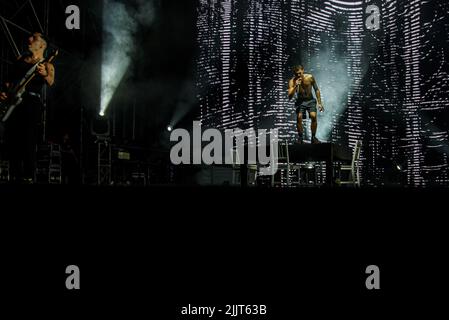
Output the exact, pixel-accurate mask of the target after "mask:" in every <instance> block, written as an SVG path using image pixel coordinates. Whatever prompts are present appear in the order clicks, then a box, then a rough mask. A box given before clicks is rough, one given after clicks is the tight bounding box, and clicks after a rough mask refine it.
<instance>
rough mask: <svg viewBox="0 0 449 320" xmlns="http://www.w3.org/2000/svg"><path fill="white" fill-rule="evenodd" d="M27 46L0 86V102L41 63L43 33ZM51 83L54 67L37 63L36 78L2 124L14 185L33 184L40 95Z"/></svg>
mask: <svg viewBox="0 0 449 320" xmlns="http://www.w3.org/2000/svg"><path fill="white" fill-rule="evenodd" d="M27 44H28V50H27V52H25V53H24V55H22V56H20V57H19V58H18V59H17V61H16V62H15V64H14V65H13V66H12V68H11V71H12V72H11V75H10V77H9V79H8V80H9V81H8V82H6V83H5V84H4V85H3V86H2V87H0V102H3V101H6V100H7V99H8V89H9V88H10V87H11V86H12V85H14V84H17V83H18V82H19V81H20V80H21V79H22V78H23V77H24V76H25V74H26V73H27V72H28V70H30V68H31V67H32V66H33V65H34V64H36V63H38V62H39V61H43V60H44V54H45V50H46V49H47V47H48V40H47V39H46V37H45V36H44V35H43V34H41V33H39V32H35V33H33V34H31V35H30V36H29V38H28V41H27ZM54 81H55V67H54V66H53V64H51V63H49V62H43V63H40V64H39V65H38V66H37V69H36V77H34V78H33V80H32V81H30V82H29V83H28V85H27V87H26V92H25V94H24V95H23V96H22V98H23V101H22V103H21V104H19V105H18V106H17V107H16V108H15V110H14V112H13V113H12V114H11V116H10V117H9V119H8V120H7V121H6V122H5V123H2V126H3V127H4V134H3V137H2V138H3V142H4V144H5V149H6V150H5V154H6V157H5V158H7V159H8V160H9V162H10V172H11V180H13V181H14V182H19V183H21V182H24V183H32V182H33V177H34V169H35V168H34V167H35V160H36V159H35V157H36V144H37V143H38V142H39V139H38V136H39V128H40V122H41V110H42V102H41V96H40V94H41V91H42V88H43V87H44V86H48V87H51V86H52V85H53V84H54ZM0 156H2V155H0Z"/></svg>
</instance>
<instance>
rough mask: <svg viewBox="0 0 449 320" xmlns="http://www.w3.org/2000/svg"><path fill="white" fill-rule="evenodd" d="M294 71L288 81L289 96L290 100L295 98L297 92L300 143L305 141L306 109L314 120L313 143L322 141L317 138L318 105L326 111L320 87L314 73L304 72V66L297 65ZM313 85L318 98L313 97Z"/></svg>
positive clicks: (321, 109) (322, 110)
mask: <svg viewBox="0 0 449 320" xmlns="http://www.w3.org/2000/svg"><path fill="white" fill-rule="evenodd" d="M293 73H294V77H293V78H292V79H290V81H289V82H288V98H289V99H290V100H291V99H293V97H294V95H295V93H297V100H296V114H297V115H298V135H299V143H304V139H303V136H304V135H303V131H304V129H303V125H302V119H303V117H305V116H306V111H307V112H309V116H310V119H311V120H312V125H311V127H312V143H320V141H319V140H318V139H317V138H316V130H317V128H318V121H317V107H318V109H319V111H320V112H324V107H323V104H322V102H321V93H320V89H319V88H318V85H317V83H316V80H315V78H314V77H313V75H311V74H305V73H304V67H303V66H301V65H299V66H295V67H294V68H293ZM312 87H313V89H314V90H315V95H316V99H315V98H314V97H313V94H312ZM317 101H318V102H317Z"/></svg>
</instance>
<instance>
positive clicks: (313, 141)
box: [312, 137, 321, 144]
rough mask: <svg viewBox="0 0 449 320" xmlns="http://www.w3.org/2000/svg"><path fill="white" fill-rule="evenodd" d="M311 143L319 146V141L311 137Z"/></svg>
mask: <svg viewBox="0 0 449 320" xmlns="http://www.w3.org/2000/svg"><path fill="white" fill-rule="evenodd" d="M312 143H313V144H320V143H321V141H320V140H318V139H317V138H315V137H313V138H312Z"/></svg>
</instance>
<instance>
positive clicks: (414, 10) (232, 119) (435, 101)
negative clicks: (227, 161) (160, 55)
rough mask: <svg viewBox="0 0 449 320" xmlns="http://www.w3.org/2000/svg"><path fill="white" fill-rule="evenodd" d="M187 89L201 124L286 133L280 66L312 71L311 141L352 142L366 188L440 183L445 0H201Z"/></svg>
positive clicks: (285, 71)
mask: <svg viewBox="0 0 449 320" xmlns="http://www.w3.org/2000/svg"><path fill="white" fill-rule="evenodd" d="M197 13H198V15H197V28H198V36H197V41H198V46H199V56H198V63H197V88H198V99H199V103H200V109H201V121H202V124H203V126H205V127H215V128H221V129H232V128H236V127H238V128H241V129H246V128H256V129H257V128H278V129H279V130H280V133H281V138H282V139H283V140H285V141H288V142H290V143H293V142H294V141H295V140H297V134H296V121H295V106H294V102H293V101H289V100H288V97H287V82H288V79H289V78H290V77H291V67H292V66H293V65H295V64H299V63H301V64H303V65H304V66H305V68H306V72H310V73H312V74H314V75H315V78H316V79H317V81H318V85H319V87H320V89H321V92H322V96H323V102H324V106H325V108H326V112H325V113H323V114H320V115H319V129H318V138H320V139H321V140H323V141H330V142H334V143H340V144H344V145H349V146H351V147H353V146H354V145H355V143H356V141H357V140H362V141H363V149H362V161H363V180H364V183H365V184H368V185H382V184H389V183H405V184H408V185H411V186H439V185H445V186H447V185H449V175H448V153H449V146H448V128H449V126H448V117H449V112H448V110H449V102H448V92H449V85H448V81H449V76H448V61H449V49H448V48H449V43H448V33H449V20H448V19H449V18H448V13H449V3H447V2H446V1H444V0H435V1H421V0H383V1H380V0H376V1H375V0H373V1H368V0H367V1H344V0H338V1H337V0H327V1H324V0H307V1H306V0H252V1H251V0H247V1H241V0H200V1H199V4H198V9H197Z"/></svg>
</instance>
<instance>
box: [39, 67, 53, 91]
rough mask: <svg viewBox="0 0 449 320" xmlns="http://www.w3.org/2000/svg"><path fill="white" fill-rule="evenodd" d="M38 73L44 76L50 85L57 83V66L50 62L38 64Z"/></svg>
mask: <svg viewBox="0 0 449 320" xmlns="http://www.w3.org/2000/svg"><path fill="white" fill-rule="evenodd" d="M37 73H38V74H39V75H40V76H41V77H43V78H44V80H45V82H47V84H48V85H49V86H50V87H51V86H52V85H53V84H54V83H55V67H54V66H53V64H51V63H50V62H46V63H43V64H40V65H38V66H37Z"/></svg>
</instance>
